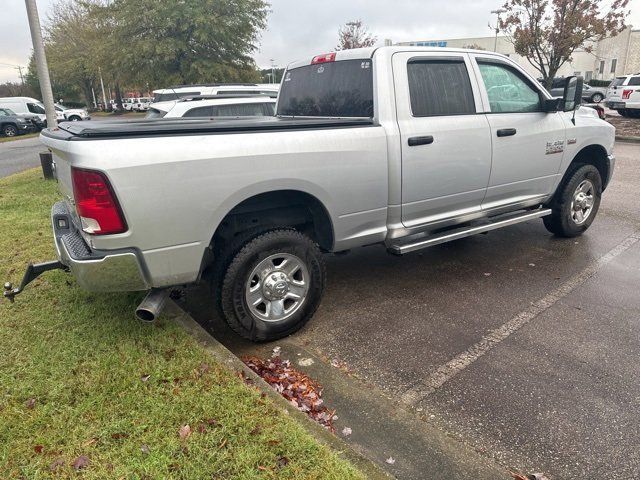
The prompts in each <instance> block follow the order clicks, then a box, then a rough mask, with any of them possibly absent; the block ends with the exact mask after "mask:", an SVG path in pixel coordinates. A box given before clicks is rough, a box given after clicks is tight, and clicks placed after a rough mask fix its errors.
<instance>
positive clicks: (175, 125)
mask: <svg viewBox="0 0 640 480" xmlns="http://www.w3.org/2000/svg"><path fill="white" fill-rule="evenodd" d="M370 125H373V120H372V119H371V118H316V117H232V118H231V117H228V118H225V117H217V118H215V119H208V118H197V119H191V118H189V119H186V118H175V119H162V118H159V119H144V120H116V121H111V120H104V121H95V120H91V121H83V122H64V123H61V124H60V125H59V126H58V128H56V129H53V130H51V129H45V130H43V131H42V135H44V136H45V137H50V138H55V139H58V140H90V139H102V138H122V137H151V136H168V135H189V134H191V135H197V134H208V133H212V134H215V133H241V132H247V133H248V132H254V131H255V132H259V131H273V130H297V129H321V128H344V127H366V126H370Z"/></svg>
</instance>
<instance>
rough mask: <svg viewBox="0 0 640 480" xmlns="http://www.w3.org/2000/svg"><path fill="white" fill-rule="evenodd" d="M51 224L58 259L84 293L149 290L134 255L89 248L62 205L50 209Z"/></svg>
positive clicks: (140, 265) (64, 205)
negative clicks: (86, 291) (69, 271)
mask: <svg viewBox="0 0 640 480" xmlns="http://www.w3.org/2000/svg"><path fill="white" fill-rule="evenodd" d="M51 225H52V227H53V236H54V241H55V246H56V251H57V254H58V260H60V262H61V263H62V264H64V265H66V266H67V267H69V269H70V270H71V273H72V274H73V276H74V277H75V278H76V280H77V281H78V284H79V285H80V286H81V287H82V288H84V289H85V290H90V291H95V292H124V291H127V292H128V291H136V290H149V289H150V288H151V285H150V284H149V282H148V281H147V279H146V276H145V272H144V268H143V266H142V262H140V260H139V258H138V254H137V252H136V251H135V250H133V249H129V250H109V251H101V250H95V249H92V248H91V247H90V246H89V245H87V243H86V242H85V241H84V239H83V238H82V235H80V233H79V232H78V230H77V229H76V227H75V225H74V223H73V220H72V217H71V215H70V213H69V210H68V208H67V205H66V203H65V202H58V203H56V204H55V205H54V206H53V208H52V209H51Z"/></svg>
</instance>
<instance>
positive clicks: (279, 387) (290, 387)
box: [242, 349, 335, 432]
mask: <svg viewBox="0 0 640 480" xmlns="http://www.w3.org/2000/svg"><path fill="white" fill-rule="evenodd" d="M279 354H280V351H279V350H276V349H274V356H273V357H271V358H269V359H267V360H261V359H259V358H257V357H244V358H243V359H242V361H243V362H244V363H245V364H246V365H247V366H248V367H249V368H250V369H251V370H253V371H254V372H255V373H257V374H258V375H260V377H262V378H263V379H264V381H265V382H267V383H268V384H269V385H271V387H272V388H273V389H274V390H275V391H277V392H278V393H279V394H280V395H282V396H283V397H284V398H286V399H287V400H288V401H289V402H291V404H292V405H294V406H295V407H296V408H297V409H298V410H300V411H301V412H304V413H306V414H307V415H308V416H309V417H311V418H312V419H313V420H315V421H316V422H318V423H319V424H320V425H322V426H323V427H325V428H326V429H328V430H330V431H331V432H335V428H334V426H333V417H334V413H335V411H330V410H329V409H328V408H327V407H326V406H324V403H323V400H322V386H321V385H320V384H319V383H318V382H316V381H315V380H312V379H311V378H309V377H308V376H307V375H305V374H304V373H302V372H300V371H299V370H296V369H295V368H293V367H292V366H291V362H290V361H289V360H282V359H281V358H280V355H279Z"/></svg>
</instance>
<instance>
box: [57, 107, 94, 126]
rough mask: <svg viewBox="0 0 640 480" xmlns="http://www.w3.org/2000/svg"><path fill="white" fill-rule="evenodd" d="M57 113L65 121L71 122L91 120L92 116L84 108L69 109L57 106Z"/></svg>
mask: <svg viewBox="0 0 640 480" xmlns="http://www.w3.org/2000/svg"><path fill="white" fill-rule="evenodd" d="M55 108H56V112H58V113H61V114H62V117H63V119H64V120H61V121H69V122H79V121H81V120H91V115H89V112H88V111H87V110H86V109H84V108H69V107H65V106H64V105H60V104H56V105H55Z"/></svg>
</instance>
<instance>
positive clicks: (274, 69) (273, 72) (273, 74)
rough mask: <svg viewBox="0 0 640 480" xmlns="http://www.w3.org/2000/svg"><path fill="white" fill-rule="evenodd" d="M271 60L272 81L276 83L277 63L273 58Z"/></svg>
mask: <svg viewBox="0 0 640 480" xmlns="http://www.w3.org/2000/svg"><path fill="white" fill-rule="evenodd" d="M270 61H271V81H272V82H273V83H276V64H275V61H274V60H273V58H272V59H271V60H270Z"/></svg>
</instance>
